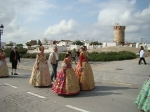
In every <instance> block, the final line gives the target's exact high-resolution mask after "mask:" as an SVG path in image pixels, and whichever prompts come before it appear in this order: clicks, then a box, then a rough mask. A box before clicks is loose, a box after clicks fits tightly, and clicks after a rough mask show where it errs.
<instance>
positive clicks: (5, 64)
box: [0, 61, 9, 77]
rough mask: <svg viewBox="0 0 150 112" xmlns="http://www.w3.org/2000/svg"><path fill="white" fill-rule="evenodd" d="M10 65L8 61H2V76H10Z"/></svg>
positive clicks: (0, 71) (0, 63) (0, 67)
mask: <svg viewBox="0 0 150 112" xmlns="http://www.w3.org/2000/svg"><path fill="white" fill-rule="evenodd" d="M8 76H9V72H8V66H7V63H6V62H2V61H1V62H0V77H8Z"/></svg>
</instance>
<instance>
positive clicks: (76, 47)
mask: <svg viewBox="0 0 150 112" xmlns="http://www.w3.org/2000/svg"><path fill="white" fill-rule="evenodd" d="M74 48H75V49H76V50H78V49H80V46H79V45H70V50H73V49H74Z"/></svg>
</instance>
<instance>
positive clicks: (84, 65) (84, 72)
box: [75, 46, 95, 90]
mask: <svg viewBox="0 0 150 112" xmlns="http://www.w3.org/2000/svg"><path fill="white" fill-rule="evenodd" d="M81 49H82V52H81V53H80V59H79V61H78V64H77V66H76V68H75V73H76V75H77V77H78V79H79V83H80V88H81V90H92V89H94V87H95V82H94V76H93V71H92V68H91V65H90V64H89V62H88V55H87V47H86V46H82V47H81Z"/></svg>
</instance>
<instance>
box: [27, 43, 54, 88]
mask: <svg viewBox="0 0 150 112" xmlns="http://www.w3.org/2000/svg"><path fill="white" fill-rule="evenodd" d="M39 50H40V53H39V54H37V57H36V61H35V64H34V66H33V70H32V74H31V77H30V81H29V83H30V84H31V85H33V86H37V87H43V86H50V85H51V78H50V72H49V66H48V63H47V60H46V56H45V54H44V47H43V46H42V45H41V46H40V47H39Z"/></svg>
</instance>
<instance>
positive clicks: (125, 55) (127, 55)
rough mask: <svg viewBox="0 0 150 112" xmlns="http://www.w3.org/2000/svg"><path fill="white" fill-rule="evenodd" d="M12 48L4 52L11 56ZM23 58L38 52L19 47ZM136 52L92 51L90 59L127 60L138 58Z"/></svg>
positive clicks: (63, 55)
mask: <svg viewBox="0 0 150 112" xmlns="http://www.w3.org/2000/svg"><path fill="white" fill-rule="evenodd" d="M11 51H12V49H5V50H4V52H5V54H6V56H7V57H9V55H10V52H11ZM18 51H19V53H20V57H21V58H36V53H34V54H28V53H27V49H23V48H21V49H18ZM45 55H46V59H48V58H49V54H45ZM136 57H137V56H136V54H135V53H132V52H129V51H119V52H101V53H98V52H92V53H88V59H89V61H117V60H127V59H134V58H136ZM64 58H65V53H59V60H64Z"/></svg>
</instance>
